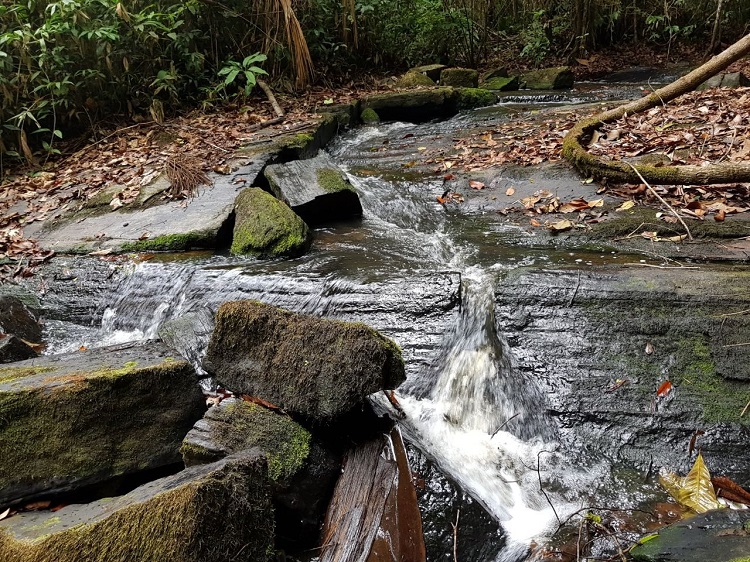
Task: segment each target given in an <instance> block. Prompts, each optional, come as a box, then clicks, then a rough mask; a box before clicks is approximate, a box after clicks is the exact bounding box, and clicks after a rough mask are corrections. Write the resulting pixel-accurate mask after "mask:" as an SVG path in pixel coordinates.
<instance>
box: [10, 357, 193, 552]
mask: <svg viewBox="0 0 750 562" xmlns="http://www.w3.org/2000/svg"><path fill="white" fill-rule="evenodd" d="M175 356H176V353H175V352H173V351H172V350H170V349H169V348H167V347H166V346H164V345H162V344H159V343H148V344H145V345H133V344H129V345H123V346H115V347H109V348H102V349H96V350H91V351H79V352H75V353H69V354H65V355H57V356H45V357H40V358H37V359H33V360H28V361H22V362H18V363H13V364H9V365H5V366H3V367H0V452H2V454H0V505H7V504H10V503H14V502H20V501H23V500H26V499H28V498H31V497H33V496H35V495H38V494H40V493H42V492H45V493H53V492H63V491H69V490H73V489H77V488H81V487H83V486H86V485H90V484H94V483H98V482H102V481H104V480H107V479H110V478H113V477H117V476H122V475H125V474H130V473H134V472H137V471H142V470H148V469H152V468H157V467H160V466H165V465H169V464H172V463H175V462H178V461H179V460H180V456H179V448H180V443H181V441H182V438H183V437H184V435H185V434H186V433H187V432H188V431H189V430H190V428H191V427H192V425H193V424H194V423H195V421H196V420H198V419H200V417H201V416H202V415H203V412H204V411H205V405H204V401H203V394H202V392H201V390H200V387H199V385H198V383H197V380H196V377H195V373H194V370H193V368H192V367H191V366H190V365H189V364H188V363H186V362H184V361H180V360H176V359H175ZM0 558H1V557H0Z"/></svg>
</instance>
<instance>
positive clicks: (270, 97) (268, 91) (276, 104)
mask: <svg viewBox="0 0 750 562" xmlns="http://www.w3.org/2000/svg"><path fill="white" fill-rule="evenodd" d="M256 83H257V84H258V86H259V87H260V89H261V90H263V93H264V94H266V97H267V98H268V101H270V102H271V106H272V107H273V111H274V113H275V114H276V117H277V118H279V117H282V118H283V117H284V110H283V109H281V106H280V105H279V102H278V101H276V96H274V95H273V92H272V91H271V87H270V86H269V85H268V84H266V83H265V81H263V80H257V81H256Z"/></svg>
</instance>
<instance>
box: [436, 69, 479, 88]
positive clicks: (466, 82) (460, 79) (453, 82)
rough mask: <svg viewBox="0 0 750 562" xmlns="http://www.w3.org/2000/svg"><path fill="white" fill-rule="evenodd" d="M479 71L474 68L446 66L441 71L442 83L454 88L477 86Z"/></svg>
mask: <svg viewBox="0 0 750 562" xmlns="http://www.w3.org/2000/svg"><path fill="white" fill-rule="evenodd" d="M478 84H479V72H478V71H476V70H474V69H473V68H446V69H445V70H443V71H442V72H441V73H440V85H441V86H451V87H453V88H476V87H477V85H478Z"/></svg>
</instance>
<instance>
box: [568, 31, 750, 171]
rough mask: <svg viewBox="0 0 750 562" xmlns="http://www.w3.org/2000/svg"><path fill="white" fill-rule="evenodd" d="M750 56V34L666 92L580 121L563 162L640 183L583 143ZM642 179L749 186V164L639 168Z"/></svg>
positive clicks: (627, 167)
mask: <svg viewBox="0 0 750 562" xmlns="http://www.w3.org/2000/svg"><path fill="white" fill-rule="evenodd" d="M749 52H750V34H749V35H746V36H745V37H743V38H742V39H740V40H739V41H737V42H736V43H735V44H734V45H732V46H731V47H729V48H728V49H727V50H725V51H724V52H722V53H721V54H719V55H717V56H715V57H713V58H712V59H711V60H709V61H708V62H707V63H705V64H704V65H702V66H700V67H699V68H697V69H695V70H693V71H692V72H690V73H689V74H686V75H685V76H683V77H682V78H680V79H678V80H676V81H674V82H672V83H671V84H669V85H667V86H664V87H663V88H661V89H659V90H657V91H655V92H653V93H651V94H650V95H648V96H645V97H642V98H640V99H637V100H635V101H632V102H630V103H627V104H625V105H622V106H620V107H616V108H615V109H611V110H609V111H605V112H603V113H599V114H597V115H594V116H593V117H589V118H587V119H583V120H582V121H579V122H578V123H577V124H576V125H575V126H574V127H573V128H572V129H571V130H570V132H569V133H568V134H567V135H566V136H565V140H564V141H563V149H562V155H563V158H565V159H566V160H568V161H569V162H571V163H572V164H573V165H574V166H575V167H576V168H578V170H579V171H580V172H581V173H582V174H585V175H587V176H591V177H594V178H596V179H604V178H606V179H608V180H610V181H615V182H627V183H639V182H640V178H639V177H638V175H637V174H636V173H635V172H634V171H633V169H632V168H631V167H630V165H629V164H626V163H625V162H619V161H614V162H613V161H606V160H601V159H600V158H597V157H596V156H593V155H592V154H589V153H588V152H587V151H586V148H585V146H584V143H587V141H588V139H590V138H591V134H592V133H593V132H594V131H595V130H596V129H598V128H599V127H600V126H601V125H603V124H604V123H609V122H612V121H615V120H617V119H619V118H620V117H622V116H624V115H628V114H633V113H639V112H641V111H645V110H647V109H650V108H652V107H655V106H657V105H659V104H666V103H667V102H669V101H671V100H673V99H675V98H677V97H679V96H681V95H682V94H684V93H686V92H689V91H691V90H694V89H695V88H696V87H697V86H698V85H700V84H701V83H703V82H705V81H706V80H708V79H709V78H711V77H712V76H714V75H716V74H718V73H719V72H721V71H722V70H724V69H725V68H726V67H728V66H729V65H730V64H732V63H733V62H735V61H737V60H739V59H740V58H742V57H743V56H745V55H746V54H747V53H749ZM636 168H637V169H638V171H639V172H640V173H641V175H642V176H643V178H644V179H645V180H646V181H647V182H649V183H653V184H660V185H696V184H698V185H703V184H712V183H731V182H750V163H747V162H729V163H722V164H711V165H708V166H662V167H656V166H647V165H639V166H636Z"/></svg>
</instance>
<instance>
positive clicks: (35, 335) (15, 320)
mask: <svg viewBox="0 0 750 562" xmlns="http://www.w3.org/2000/svg"><path fill="white" fill-rule="evenodd" d="M0 334H13V335H15V336H18V337H19V338H21V339H23V340H26V341H27V342H30V343H39V342H41V341H42V327H41V326H40V325H39V322H38V321H37V319H36V316H35V315H34V314H33V313H32V312H31V311H30V310H29V309H28V307H27V306H26V305H25V304H24V303H23V302H21V300H20V299H19V298H18V297H14V296H11V295H3V296H0Z"/></svg>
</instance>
